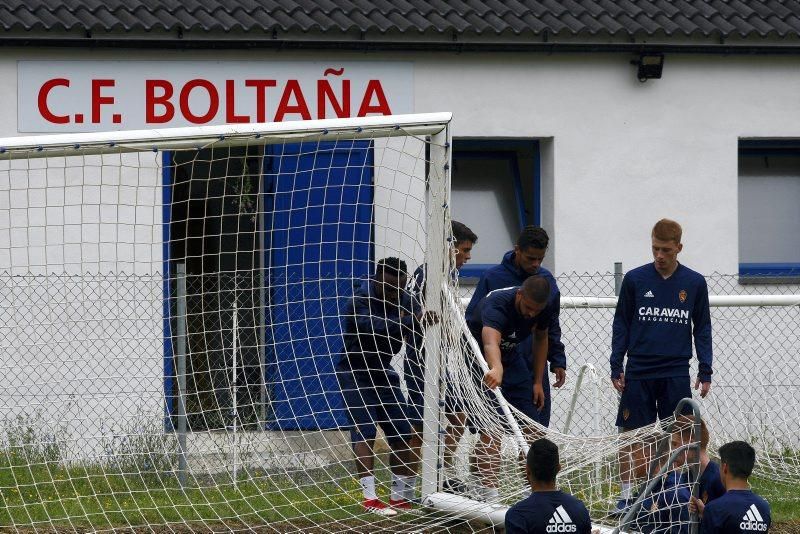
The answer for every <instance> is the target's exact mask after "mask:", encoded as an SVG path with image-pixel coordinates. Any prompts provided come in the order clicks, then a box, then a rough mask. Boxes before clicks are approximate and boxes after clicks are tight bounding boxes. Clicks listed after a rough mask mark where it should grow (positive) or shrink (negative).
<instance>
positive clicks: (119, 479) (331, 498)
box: [0, 454, 800, 532]
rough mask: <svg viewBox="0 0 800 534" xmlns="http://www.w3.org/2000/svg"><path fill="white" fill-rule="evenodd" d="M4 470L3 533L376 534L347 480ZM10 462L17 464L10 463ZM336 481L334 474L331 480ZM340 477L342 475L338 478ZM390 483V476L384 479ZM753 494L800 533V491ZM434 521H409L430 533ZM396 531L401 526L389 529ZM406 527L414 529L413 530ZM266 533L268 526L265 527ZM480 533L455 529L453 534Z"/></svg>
mask: <svg viewBox="0 0 800 534" xmlns="http://www.w3.org/2000/svg"><path fill="white" fill-rule="evenodd" d="M3 459H4V460H5V461H3V462H2V463H0V526H3V527H14V528H20V529H22V530H25V529H35V530H39V529H41V530H53V529H55V530H62V529H65V530H79V531H80V530H111V529H115V528H116V529H119V528H124V527H133V528H134V529H136V528H142V529H146V528H147V526H148V525H183V528H187V529H189V530H214V528H215V525H216V526H220V527H222V526H226V528H233V529H234V530H237V529H239V528H242V529H244V528H246V527H247V526H248V525H257V526H264V525H270V528H272V527H278V526H281V527H282V528H279V529H278V530H284V529H286V530H293V529H299V530H303V531H314V530H315V529H316V528H322V529H323V531H324V528H323V527H322V525H331V524H333V523H337V522H341V523H342V524H346V525H348V527H349V528H355V529H358V528H360V527H362V526H363V527H364V528H367V527H369V528H372V529H374V528H376V524H375V523H374V521H373V520H372V519H371V518H369V517H367V518H364V520H359V517H362V518H363V515H361V512H360V509H359V506H358V502H359V499H360V491H359V489H358V485H357V484H356V482H355V480H354V479H352V478H348V477H346V476H344V477H342V478H341V479H340V480H341V483H333V482H330V483H327V484H318V483H313V482H312V481H311V480H310V478H309V476H308V475H306V474H303V475H299V476H298V477H289V476H271V477H269V478H266V477H263V476H262V477H256V478H254V479H253V480H241V481H239V482H238V483H237V484H233V483H232V482H231V481H230V479H212V478H208V479H206V480H204V481H200V483H197V481H195V484H194V485H193V486H192V487H190V488H187V489H181V488H180V486H179V485H178V483H177V481H176V480H175V478H174V477H172V476H160V475H158V474H156V473H151V474H136V475H133V474H127V475H126V474H121V473H114V472H113V471H109V470H108V469H104V470H103V469H99V468H94V469H91V468H79V467H72V468H65V467H62V466H60V465H58V464H52V463H33V464H32V465H29V464H22V463H21V462H19V461H13V460H20V459H19V458H16V459H15V458H14V457H13V456H9V455H8V454H6V455H4V457H3ZM10 460H11V461H10ZM329 475H330V473H329ZM337 478H338V476H337ZM384 478H386V477H384ZM753 486H754V490H756V491H757V492H759V493H761V494H763V495H765V496H768V497H769V498H770V501H771V505H772V509H773V521H774V522H775V523H776V526H777V527H778V529H777V530H776V531H780V532H800V485H793V486H792V485H786V484H777V483H775V482H774V481H769V480H754V484H753ZM432 520H433V517H431V516H427V517H417V518H414V517H411V516H409V517H408V518H407V521H409V522H410V523H411V524H414V523H416V524H418V525H419V527H422V529H423V530H427V529H425V524H429V523H430V522H431V521H432ZM385 523H386V524H385V525H384V526H383V527H382V528H384V529H386V530H396V529H397V528H396V527H399V524H398V523H397V521H394V522H385ZM405 526H409V525H408V524H407V525H405ZM265 528H266V527H265ZM473 528H475V526H474V525H473V526H468V525H463V524H462V525H460V526H459V525H457V524H452V525H451V530H452V531H471V530H472V529H473Z"/></svg>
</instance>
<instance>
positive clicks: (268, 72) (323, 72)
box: [17, 61, 414, 132]
mask: <svg viewBox="0 0 800 534" xmlns="http://www.w3.org/2000/svg"><path fill="white" fill-rule="evenodd" d="M413 82H414V80H413V68H412V64H411V63H407V62H391V61H381V62H368V61H364V62H360V61H352V62H345V63H341V62H335V63H334V62H316V61H315V62H312V61H20V62H19V63H18V116H17V122H18V130H19V131H20V132H88V131H98V130H114V129H147V128H164V127H173V126H192V125H198V126H199V125H208V124H226V123H227V124H233V123H249V122H281V121H292V120H306V119H324V118H328V119H332V118H338V117H362V116H366V115H389V114H400V113H413V111H414V103H413V89H414V87H413Z"/></svg>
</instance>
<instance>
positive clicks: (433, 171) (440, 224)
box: [420, 128, 452, 499]
mask: <svg viewBox="0 0 800 534" xmlns="http://www.w3.org/2000/svg"><path fill="white" fill-rule="evenodd" d="M450 135H451V134H450V128H444V129H442V130H441V131H439V132H436V133H434V134H433V135H432V136H431V144H430V145H429V153H430V161H429V163H428V172H427V174H428V176H427V177H426V178H427V180H426V182H427V184H426V187H427V191H426V202H425V203H426V208H425V210H426V218H427V225H426V226H427V229H428V235H427V246H426V253H425V259H426V261H427V266H426V268H425V271H426V273H425V301H424V302H425V308H426V310H430V311H434V312H436V313H438V314H439V316H440V317H442V316H443V313H442V312H443V310H444V307H443V302H442V291H441V289H440V288H441V287H442V285H443V281H444V276H445V273H446V272H448V271H449V269H450V252H449V251H443V250H441V243H444V242H445V239H446V233H445V232H446V229H445V220H446V218H447V213H448V210H449V203H450V168H451V164H452V160H451V157H452V151H451V144H450V143H451V137H450ZM437 208H438V209H437ZM441 340H442V337H441V325H439V324H436V325H434V326H433V327H431V328H428V330H427V332H426V336H425V342H424V343H425V375H424V377H425V393H424V409H423V417H422V420H423V434H422V451H421V456H422V461H421V465H420V475H421V478H422V485H421V491H422V498H423V499H425V497H426V496H427V495H429V494H431V493H434V492H435V491H438V489H439V476H438V471H439V464H440V459H441V452H442V450H443V448H442V446H443V443H442V439H441V437H442V432H441V431H442V428H443V426H442V421H441V419H442V413H441V412H442V410H441V407H440V399H441V384H442V377H441V374H442V373H441V362H442V360H443V354H442V343H441Z"/></svg>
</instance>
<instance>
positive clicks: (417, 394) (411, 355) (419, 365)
mask: <svg viewBox="0 0 800 534" xmlns="http://www.w3.org/2000/svg"><path fill="white" fill-rule="evenodd" d="M464 365H466V366H467V367H471V368H473V374H476V376H481V377H482V376H483V373H482V372H481V371H480V369H479V368H478V365H477V364H476V363H475V362H472V363H470V362H469V361H468V360H467V358H466V357H465V358H464ZM403 378H404V379H405V382H406V391H407V392H408V417H409V420H410V421H411V424H412V425H413V426H414V427H415V428H422V419H423V415H424V411H425V351H424V349H423V348H420V349H419V350H415V349H414V348H413V347H412V346H411V345H406V357H405V361H404V362H403ZM445 378H446V383H445V392H444V406H445V412H446V413H448V414H452V413H462V412H464V408H463V407H462V406H463V403H462V401H461V398H460V396H459V394H457V393H455V392H454V391H453V389H454V388H453V386H452V382H451V380H452V377H451V375H450V373H449V372H446V373H445Z"/></svg>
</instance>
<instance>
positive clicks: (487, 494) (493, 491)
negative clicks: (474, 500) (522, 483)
mask: <svg viewBox="0 0 800 534" xmlns="http://www.w3.org/2000/svg"><path fill="white" fill-rule="evenodd" d="M480 492H481V496H482V497H483V498H484V499H487V500H496V499H499V498H500V490H498V489H497V488H490V487H489V486H481V487H480Z"/></svg>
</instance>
